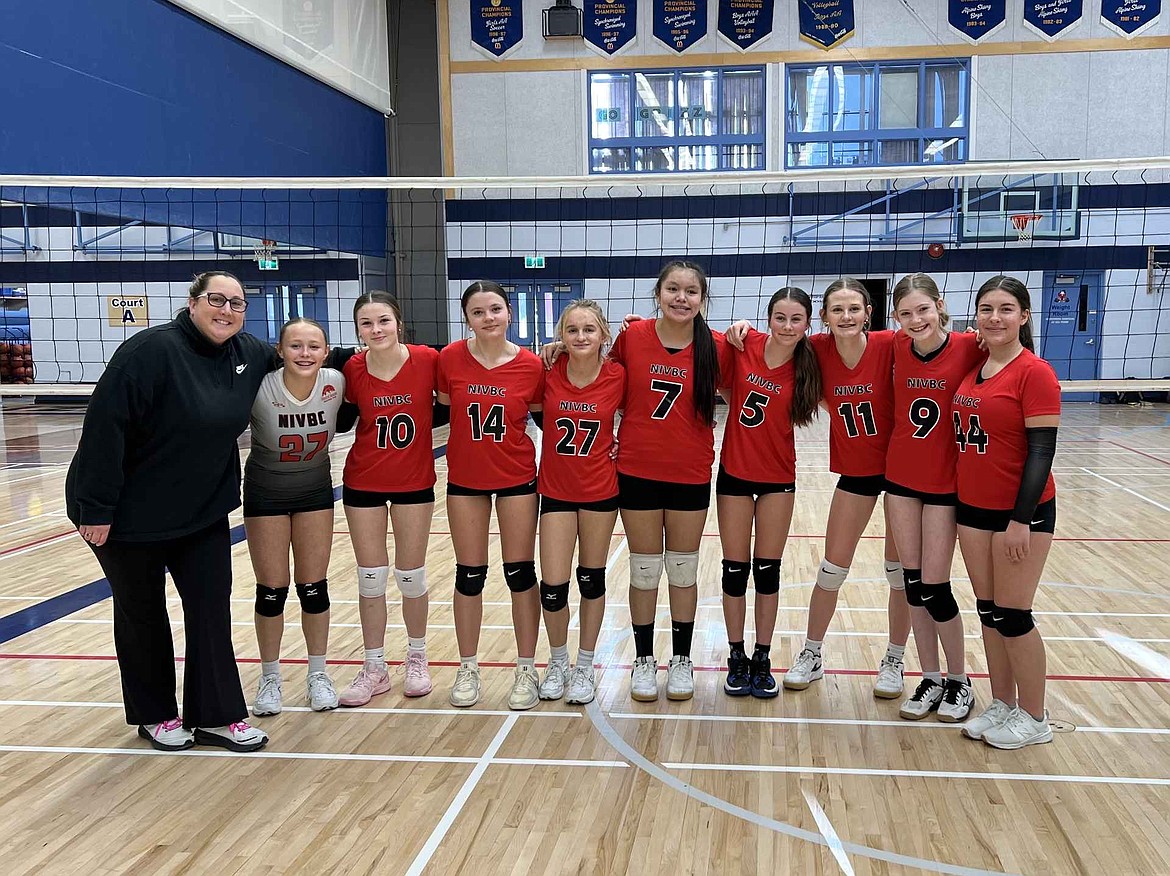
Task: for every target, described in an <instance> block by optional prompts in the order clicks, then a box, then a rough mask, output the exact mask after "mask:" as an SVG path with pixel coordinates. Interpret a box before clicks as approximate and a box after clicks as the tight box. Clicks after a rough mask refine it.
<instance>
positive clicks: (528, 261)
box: [524, 256, 544, 270]
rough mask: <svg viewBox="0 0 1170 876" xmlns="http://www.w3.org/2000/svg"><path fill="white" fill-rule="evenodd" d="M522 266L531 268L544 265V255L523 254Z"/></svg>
mask: <svg viewBox="0 0 1170 876" xmlns="http://www.w3.org/2000/svg"><path fill="white" fill-rule="evenodd" d="M524 267H526V268H528V269H530V270H532V269H536V268H543V267H544V256H524Z"/></svg>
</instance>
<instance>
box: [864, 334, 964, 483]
mask: <svg viewBox="0 0 1170 876" xmlns="http://www.w3.org/2000/svg"><path fill="white" fill-rule="evenodd" d="M986 358H987V354H986V353H985V352H983V351H982V350H980V349H979V344H978V343H977V341H976V339H975V335H974V334H973V333H960V332H952V333H951V334H950V335H948V336H947V339H946V341H944V342H943V346H942V347H941V348H940V349H938V350H936V351H935V354H934V355H932V356H931V357H930V360H929V361H925V362H924V361H923V360H922V359H921V358H919V357H918V355H917V354H915V352H914V349H913V342H912V341H911V340H910V336H909V335H906V334H904V333H902V332H899V333H898V334H896V335H895V336H894V435H893V437H892V438H891V439H890V448H889V450H888V451H887V452H886V480H888V481H889V482H890V483H893V484H898V485H899V486H902V487H907V488H909V489H911V490H917V491H918V492H920V493H953V492H955V466H956V465H957V464H958V457H959V449H958V447H957V446H956V445H955V430H954V427H953V426H952V424H951V401H952V400H953V399H954V397H955V390H956V389H958V388H959V383H960V382H961V381H962V380H963V378H964V377H966V376H967V375H968V374H969V373H970V372H971V369H972V368H974V367H976V366H977V365H980V364H982V362H983V360H984V359H986Z"/></svg>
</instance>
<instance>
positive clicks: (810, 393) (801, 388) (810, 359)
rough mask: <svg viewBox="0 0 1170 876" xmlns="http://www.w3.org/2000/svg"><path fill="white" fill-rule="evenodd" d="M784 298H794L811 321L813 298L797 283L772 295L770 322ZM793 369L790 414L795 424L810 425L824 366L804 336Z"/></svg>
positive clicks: (806, 317) (816, 404) (793, 361)
mask: <svg viewBox="0 0 1170 876" xmlns="http://www.w3.org/2000/svg"><path fill="white" fill-rule="evenodd" d="M781 301H795V302H796V303H797V304H799V305H800V306H801V307H803V308H804V318H805V322H810V321H811V320H812V309H813V308H812V299H811V298H809V296H808V293H807V292H805V291H804V290H803V289H800V288H798V287H796V286H785V287H784V288H783V289H780V290H778V291H777V292H776V293H775V294H773V295H772V297H771V299H769V301H768V322H769V323H771V322H772V309H773V308H774V307H775V306H776V305H777V304H778V303H780V302H781ZM792 368H793V371H794V373H795V375H796V385H795V386H794V387H793V391H792V408H791V411H790V416H791V418H792V425H794V426H807V425H808V424H809V423H811V422H812V421H813V419H815V417H816V415H817V411H818V409H819V405H820V403H821V366H820V365H818V364H817V354H816V353H814V352H813V348H812V344H810V343H809V340H808V338H807V337H803V338H801V339H800V340H799V341H797V343H796V349H795V350H793V351H792Z"/></svg>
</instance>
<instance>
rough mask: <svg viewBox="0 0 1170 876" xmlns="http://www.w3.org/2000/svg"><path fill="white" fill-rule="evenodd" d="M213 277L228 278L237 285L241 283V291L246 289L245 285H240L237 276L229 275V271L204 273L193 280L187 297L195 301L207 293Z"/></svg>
mask: <svg viewBox="0 0 1170 876" xmlns="http://www.w3.org/2000/svg"><path fill="white" fill-rule="evenodd" d="M213 277H227V278H228V279H229V280H235V281H236V283H239V286H240V288H241V289H243V288H244V284H243V283H240V278H239V277H237V276H236V275H235V274H229V273H228V272H227V271H204V272H203V273H202V274H196V275H195V277H194V278H193V279H192V280H191V286H190V288H188V289H187V297H188V298H190V299H192V300H194V299H196V298H198V297H199V296H200V295H202V294H203V293H204V292H206V291H207V286H208V285H209V284H210V283H211V280H212V278H213Z"/></svg>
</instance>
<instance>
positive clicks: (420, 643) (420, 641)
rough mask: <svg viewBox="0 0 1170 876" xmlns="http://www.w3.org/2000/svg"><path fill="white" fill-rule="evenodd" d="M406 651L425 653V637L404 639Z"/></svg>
mask: <svg viewBox="0 0 1170 876" xmlns="http://www.w3.org/2000/svg"><path fill="white" fill-rule="evenodd" d="M406 650H407V651H420V652H422V653H423V654H425V653H426V652H427V637H426V636H419V637H418V638H417V639H416V638H415V637H414V636H407V637H406Z"/></svg>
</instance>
